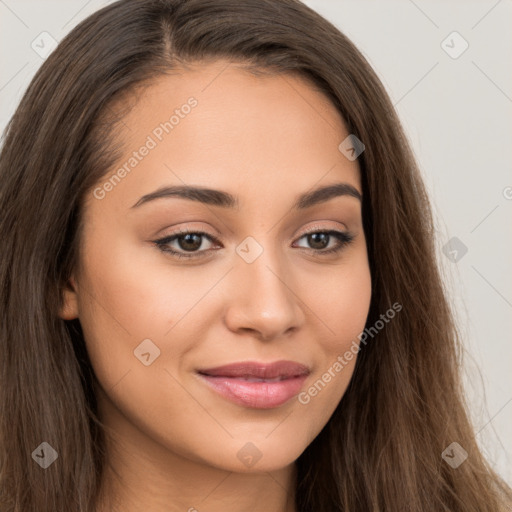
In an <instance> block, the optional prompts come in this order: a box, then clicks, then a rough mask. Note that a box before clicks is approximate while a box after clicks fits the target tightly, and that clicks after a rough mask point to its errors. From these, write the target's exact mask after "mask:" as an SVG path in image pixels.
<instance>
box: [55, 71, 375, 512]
mask: <svg viewBox="0 0 512 512" xmlns="http://www.w3.org/2000/svg"><path fill="white" fill-rule="evenodd" d="M191 97H194V98H195V100H197V105H196V106H194V107H193V108H191V109H190V110H189V109H187V108H183V109H181V110H180V114H181V116H180V118H179V122H178V123H177V124H176V125H175V126H174V127H173V129H172V131H169V133H165V132H164V133H163V134H161V135H162V140H158V138H157V137H156V135H155V132H154V130H155V127H158V126H159V125H160V123H162V122H163V121H165V120H168V119H169V117H170V115H171V114H172V111H173V110H174V109H180V108H181V106H182V105H184V104H186V103H187V100H188V99H189V98H191ZM185 111H187V112H189V113H188V114H186V115H185V114H184V112H185ZM123 121H124V123H125V125H126V126H125V127H121V128H120V132H119V134H118V135H119V137H120V138H121V139H122V140H123V143H124V148H125V150H126V156H125V157H123V158H122V159H121V161H120V162H119V164H118V166H116V167H115V168H113V169H112V171H111V172H110V173H108V174H107V175H106V176H105V179H104V180H103V181H102V182H101V183H99V184H98V186H99V187H103V185H104V183H105V182H106V181H107V180H108V179H109V177H110V176H111V175H112V174H113V173H114V172H115V171H116V170H117V169H118V168H119V167H121V166H122V165H123V164H124V163H125V162H126V161H127V160H128V159H129V158H130V156H132V153H133V151H138V150H139V148H140V147H141V146H142V145H143V144H145V143H146V141H147V140H148V136H151V137H152V138H153V139H154V141H155V142H156V143H157V144H156V147H154V148H152V149H151V150H150V151H148V153H147V155H146V156H144V157H143V158H141V159H140V161H139V162H138V163H137V165H136V166H135V167H134V168H133V169H132V170H131V171H130V172H129V173H126V175H125V176H123V177H122V179H121V180H120V181H119V182H116V184H115V186H113V187H108V186H107V187H103V188H101V190H102V191H104V192H105V193H104V194H103V192H102V193H101V194H103V197H100V196H101V194H99V193H96V196H95V195H94V194H93V193H91V195H90V197H88V198H87V202H86V207H85V230H84V234H83V240H82V252H81V254H80V265H79V268H77V269H75V272H74V273H73V276H72V278H71V279H70V281H69V285H68V287H67V288H66V289H65V290H64V298H65V301H64V306H63V308H62V310H61V316H62V318H64V319H72V318H79V319H80V322H81V325H82V328H83V331H84V336H85V341H86V345H87V349H88V352H89V355H90V358H91V362H92V365H93V367H94V371H95V374H96V376H97V378H98V381H99V383H100V387H99V388H98V390H97V393H98V401H99V412H100V418H101V419H102V421H103V422H104V423H105V424H106V425H107V429H108V433H109V438H108V439H109V442H108V463H109V466H110V468H111V470H110V471H109V472H108V473H107V474H106V475H105V479H104V482H103V483H104V489H103V494H102V500H101V503H100V504H99V508H98V510H109V511H112V510H119V511H123V512H138V511H143V510H151V511H152V512H164V511H165V512H169V511H184V512H185V511H190V512H193V511H194V510H197V511H199V512H205V511H208V512H220V511H223V512H225V511H226V510H229V511H231V512H242V511H243V512H247V511H253V512H295V511H296V508H295V503H294V499H293V494H294V488H295V485H296V482H295V464H294V462H295V461H296V460H297V458H298V457H299V456H300V454H301V453H302V452H303V451H304V449H305V448H306V447H307V446H308V445H309V444H310V442H311V441H312V440H313V439H314V438H315V437H316V435H317V434H318V433H319V432H320V431H321V429H322V428H323V427H324V425H325V424H326V423H327V421H328V420H329V418H330V416H331V415H332V413H333V411H334V409H335V407H336V405H337V404H338V403H339V401H340V399H341V397H342V396H343V394H344V392H345V390H346V388H347V385H348V383H349V380H350V377H351V376H352V373H353V369H354V365H355V361H356V357H354V358H353V359H352V360H350V361H347V362H346V364H345V365H344V367H343V369H342V370H341V371H338V372H335V373H333V371H332V369H331V379H327V378H326V377H325V378H324V382H325V381H326V380H329V382H328V383H327V384H326V385H325V386H324V387H323V388H322V389H321V391H318V392H317V393H316V394H315V393H313V394H311V395H309V394H308V395H307V396H309V401H307V403H304V402H305V400H302V402H301V401H300V400H298V397H297V396H295V397H293V398H291V399H290V400H288V401H287V402H286V403H284V404H283V405H280V406H277V407H271V408H267V409H262V408H255V407H250V406H243V405H240V404H237V403H234V402H233V401H231V400H229V399H227V398H226V397H224V396H222V395H220V394H219V393H217V392H216V391H214V390H213V389H212V388H211V387H210V386H208V385H207V384H206V383H205V382H204V380H203V379H202V378H200V377H199V376H198V374H197V372H196V370H197V369H200V368H210V367H217V366H220V365H224V364H228V363H233V362H239V361H257V362H263V363H268V362H273V361H278V360H289V361H295V362H298V363H302V364H304V365H306V366H308V367H309V368H310V371H311V373H310V374H309V375H308V377H307V379H306V381H305V382H304V385H303V387H302V388H301V392H302V393H306V392H307V391H308V389H310V388H311V386H313V384H314V383H315V382H317V381H318V380H319V379H322V376H323V375H324V374H325V373H326V372H328V369H329V368H332V366H333V363H334V362H335V361H336V360H337V358H338V356H339V355H341V354H343V353H344V352H345V351H347V350H348V349H349V348H350V346H351V344H353V342H354V340H356V341H357V335H358V334H359V333H360V332H361V331H362V330H363V329H364V325H365V321H366V318H367V315H368V310H369V305H370V297H371V279H370V270H369V265H368V259H367V248H366V240H365V234H364V231H363V224H362V212H361V202H360V200H359V199H357V198H356V197H353V196H351V195H338V196H336V197H331V198H330V199H328V200H326V201H323V202H320V203H318V204H315V205H314V206H311V207H309V208H306V209H302V210H294V209H293V205H294V202H295V200H296V198H297V197H298V196H299V195H301V194H304V193H307V192H311V191H312V190H313V189H315V188H318V187H322V186H326V185H331V184H334V183H347V184H350V185H352V186H353V187H354V188H355V189H356V190H357V191H359V193H360V194H361V195H362V190H361V182H360V174H359V172H360V171H359V167H358V164H357V160H356V161H350V160H349V159H347V158H346V157H345V156H344V155H343V154H342V153H341V152H340V151H339V150H338V145H339V144H340V143H341V141H343V140H344V139H345V138H346V137H347V136H348V134H349V133H348V132H347V130H346V127H345V125H344V123H343V120H342V119H341V117H340V115H339V114H338V112H337V111H336V109H335V108H334V106H333V105H332V104H331V103H330V102H329V100H328V99H327V98H326V97H325V96H324V95H323V94H321V93H320V92H318V91H317V90H315V89H314V88H313V87H312V86H311V85H309V84H308V83H307V82H305V81H303V80H301V79H299V78H297V77H293V76H291V75H283V76H262V77H255V76H253V75H251V74H250V73H248V72H247V71H245V70H242V69H241V68H240V67H239V66H237V65H235V64H230V65H229V66H228V67H226V62H225V61H215V62H211V63H208V64H203V65H202V66H195V67H193V68H192V69H189V70H187V71H183V73H181V74H178V75H173V76H166V77H162V78H160V79H158V81H156V82H155V83H154V84H153V85H151V86H150V87H148V88H147V89H145V90H144V91H143V93H142V94H141V95H140V96H139V98H138V101H137V103H136V105H135V107H134V108H133V109H132V110H131V111H130V112H129V114H128V115H127V116H126V117H125V118H124V120H123ZM157 133H158V132H157ZM142 152H144V151H142ZM139 156H140V155H139ZM171 185H194V186H201V187H207V188H212V189H218V190H222V191H225V192H228V193H230V194H232V195H233V196H235V197H236V198H238V202H239V204H238V207H237V208H234V209H229V208H224V207H222V206H218V205H212V204H208V205H207V204H203V203H200V202H198V201H193V200H191V199H186V198H180V197H166V198H158V199H154V200H152V201H147V202H144V203H142V204H139V206H137V207H133V205H135V204H136V203H137V202H138V201H139V200H140V198H141V197H142V196H144V195H146V194H149V193H151V192H153V191H155V190H157V189H159V188H160V187H162V186H171ZM106 189H108V191H107V190H106ZM132 207H133V208H132ZM185 228H186V229H187V230H190V231H192V232H195V233H197V232H204V233H207V235H209V236H211V237H214V238H216V239H217V240H218V242H215V241H212V240H211V239H209V238H208V237H207V236H202V237H201V236H200V237H199V238H196V239H195V240H192V242H195V241H197V244H196V246H197V248H195V249H190V247H191V242H190V241H189V245H187V244H186V243H185V241H184V239H183V238H181V239H175V240H174V241H172V242H169V243H168V244H167V247H169V248H171V249H173V250H175V251H177V252H181V253H185V254H187V253H193V254H196V257H195V258H189V259H186V258H182V259H178V258H176V257H175V256H173V255H171V254H170V253H166V252H163V251H162V249H160V248H159V247H158V246H157V245H156V244H155V243H154V241H155V240H160V239H163V238H164V237H166V236H170V235H172V234H175V233H176V232H177V231H178V230H179V229H185ZM311 228H315V230H314V231H321V232H326V231H331V230H334V231H338V232H342V233H345V232H349V233H350V234H352V235H353V240H352V241H351V242H350V243H348V244H346V245H341V243H340V242H339V241H338V239H336V237H334V236H332V235H331V236H328V235H324V237H323V240H324V241H325V242H326V248H325V249H323V248H321V247H320V245H321V244H320V243H319V241H318V239H317V240H316V241H315V239H312V237H311V236H309V237H308V236H307V233H306V231H307V230H308V229H311ZM247 237H252V239H250V240H249V242H247V240H246V238H247ZM244 241H245V242H244ZM254 241H256V242H257V245H255V244H254ZM242 242H244V243H242ZM246 243H248V244H249V245H244V244H246ZM338 246H341V249H340V251H339V252H337V253H331V254H323V255H322V254H321V253H322V252H323V251H325V250H328V249H331V248H335V247H338ZM258 247H260V248H261V249H262V252H261V254H259V256H258V257H257V258H256V259H255V260H254V261H252V262H250V263H248V262H247V260H246V259H244V257H242V256H243V255H254V254H256V253H255V252H254V251H258V250H259V249H258ZM237 248H239V249H240V248H243V249H244V250H245V252H243V251H242V252H240V250H239V251H238V252H237ZM187 249H188V251H187ZM199 253H202V254H203V256H202V257H201V256H199V257H197V254H199ZM146 339H150V340H151V343H152V344H154V346H156V347H158V349H159V350H160V355H159V356H158V357H156V358H155V359H154V360H153V359H152V358H153V357H154V352H151V350H154V349H153V348H150V349H147V347H148V346H149V347H152V346H153V345H148V346H146V350H145V353H146V354H147V353H148V350H150V355H149V356H148V355H146V356H144V357H145V358H146V360H147V359H148V358H151V359H152V362H151V363H150V364H149V365H147V366H146V365H145V364H143V363H142V362H141V360H140V359H139V358H138V357H136V356H135V354H134V350H136V349H137V347H138V346H139V345H140V344H141V342H142V341H143V340H146ZM152 354H153V355H152ZM302 396H305V395H302ZM247 443H252V444H251V445H247ZM248 446H249V447H248ZM244 450H245V451H244ZM251 450H252V451H251ZM247 454H249V459H250V457H256V456H257V455H258V454H259V457H260V458H259V460H257V462H256V463H254V464H252V463H250V462H247V460H249V459H248V458H247ZM244 455H245V458H244ZM250 460H252V459H250ZM114 473H115V474H116V475H117V476H118V478H114V476H113V475H114Z"/></svg>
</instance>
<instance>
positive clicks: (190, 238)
mask: <svg viewBox="0 0 512 512" xmlns="http://www.w3.org/2000/svg"><path fill="white" fill-rule="evenodd" d="M194 238H195V239H196V240H195V243H194V240H193V239H194ZM179 240H180V246H181V248H182V249H184V250H194V249H199V247H201V235H198V234H197V233H187V234H186V235H183V236H182V237H180V239H179ZM182 241H185V243H182ZM197 242H198V243H197ZM187 244H191V245H187Z"/></svg>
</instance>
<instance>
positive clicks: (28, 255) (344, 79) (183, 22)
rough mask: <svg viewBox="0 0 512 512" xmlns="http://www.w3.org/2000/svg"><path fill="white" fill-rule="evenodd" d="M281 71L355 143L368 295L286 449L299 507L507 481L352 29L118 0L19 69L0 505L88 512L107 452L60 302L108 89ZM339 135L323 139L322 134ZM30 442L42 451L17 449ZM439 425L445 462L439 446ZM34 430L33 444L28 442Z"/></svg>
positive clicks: (7, 219)
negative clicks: (325, 384) (27, 74)
mask: <svg viewBox="0 0 512 512" xmlns="http://www.w3.org/2000/svg"><path fill="white" fill-rule="evenodd" d="M217 58H226V59H228V60H229V61H232V62H236V63H238V64H243V65H245V66H246V67H247V69H250V70H253V71H254V72H256V71H257V70H262V71H264V72H268V73H284V74H286V73H296V74H299V75H300V76H302V77H304V78H305V79H307V80H309V81H310V83H312V84H314V85H315V86H316V87H318V88H320V89H321V90H322V91H323V92H324V93H325V94H326V95H327V96H328V97H329V98H330V100H331V101H332V103H333V104H334V105H335V107H336V108H337V109H338V110H339V112H340V114H341V115H342V116H343V119H344V120H345V123H346V126H347V129H348V131H349V133H351V134H354V135H356V136H357V137H358V138H359V139H360V140H361V141H363V143H364V144H365V146H366V147H365V151H364V152H363V153H362V154H361V155H360V157H359V165H360V169H361V183H362V187H363V223H364V230H365V235H366V239H367V247H368V256H369V263H370V271H371V276H372V287H373V288H372V300H371V306H370V312H369V315H368V320H367V325H368V326H371V325H374V324H375V323H376V321H377V320H379V315H380V314H382V313H383V312H384V311H386V310H387V309H388V308H389V307H390V305H391V304H393V303H395V302H398V303H400V304H401V305H402V306H403V308H402V310H401V311H400V313H399V314H397V315H396V317H395V318H394V319H393V321H391V322H389V323H388V324H387V325H386V327H385V329H382V330H381V331H380V332H379V334H378V336H375V337H374V338H373V339H372V340H371V342H369V343H368V344H366V345H365V346H364V348H362V350H361V352H360V353H359V356H358V358H357V363H356V367H355V371H354V374H353V376H352V379H351V382H350V384H349V387H348V389H347V390H346V393H345V394H344V396H343V398H342V400H341V401H340V403H339V405H338V407H337V409H336V410H335V412H334V414H333V416H332V417H331V418H330V420H329V422H328V423H327V425H326V426H325V428H324V429H323V430H322V431H321V432H320V434H319V435H318V436H317V437H316V438H315V439H314V441H313V442H312V443H311V444H310V445H309V446H308V447H307V448H306V450H305V451H304V453H303V454H302V455H301V456H300V457H299V459H298V460H297V470H298V473H297V489H296V504H297V510H298V511H300V512H306V511H307V512H313V511H314V512H318V511H323V512H334V511H346V512H349V511H350V512H369V511H372V512H383V511H393V512H397V511H402V510H407V511H409V512H420V511H421V512H426V511H428V512H434V511H436V512H441V511H445V512H447V511H450V512H477V511H478V512H496V511H497V510H501V509H502V508H500V507H503V509H504V507H505V504H510V503H511V502H512V491H511V490H510V488H509V487H508V486H507V485H506V483H505V482H504V481H503V480H501V479H500V478H499V476H498V475H497V474H496V473H495V472H493V470H492V468H491V466H490V465H489V464H488V462H487V461H486V460H485V459H484V458H483V456H482V455H481V452H480V451H479V447H478V446H477V443H476V441H475V435H474V432H473V429H472V426H471V424H470V422H469V421H468V413H467V405H466V404H465V401H464V395H463V390H462V388H461V384H460V378H459V369H458V368H459V364H460V354H461V345H460V335H459V334H458V331H457V328H456V326H455V324H454V321H453V319H452V313H451V311H450V308H449V305H448V303H447V300H446V296H445V290H444V286H443V282H442V280H441V276H440V273H439V270H438V267H437V263H436V255H435V250H434V229H433V221H432V214H431V207H430V204H429V200H428V198H427V194H426V191H425V188H424V185H423V182H422V179H421V177H420V173H419V171H418V168H417V166H416V163H415V161H414V158H413V155H412V152H411V150H410V147H409V144H408V142H407V140H406V137H405V136H404V133H403V130H402V128H401V126H400V123H399V120H398V118H397V115H396V113H395V110H394V108H393V105H392V104H391V102H390V100H389V97H388V95H387V93H386V92H385V90H384V88H383V86H382V85H381V83H380V81H379V79H378V78H377V76H376V74H375V73H374V71H373V70H372V69H371V67H370V65H369V64H368V63H367V61H366V60H365V58H364V57H363V56H362V55H361V53H360V52H359V51H358V50H357V49H356V48H355V46H354V45H353V44H352V43H351V42H350V41H349V40H348V39H347V38H346V37H345V36H344V35H343V34H342V33H340V31H339V30H338V29H336V28H335V27H334V26H333V25H332V24H331V23H329V22H328V21H326V20H325V19H323V18H322V17H321V16H320V15H318V14H317V13H315V12H314V11H313V10H311V9H309V8H308V7H306V6H305V5H303V4H302V3H300V2H299V1H297V0H244V1H238V0H160V1H158V0H122V1H119V2H116V3H113V4H111V5H109V6H107V7H105V8H103V9H101V10H100V11H98V12H96V13H95V14H93V15H92V16H90V17H89V18H87V19H86V20H85V21H83V22H82V23H80V24H79V25H78V26H77V27H76V28H74V29H73V30H72V31H71V32H70V33H69V34H68V36H67V37H65V38H64V39H63V41H62V42H61V43H60V44H59V46H58V47H57V48H56V50H54V52H53V53H52V54H51V55H50V56H49V57H48V59H47V60H46V61H45V63H44V64H43V65H42V66H41V68H40V69H39V70H38V72H37V73H36V75H35V77H34V79H33V80H32V82H31V84H30V86H29V87H28V89H27V91H26V93H25V95H24V96H23V99H22V101H21V103H20V105H19V106H18V108H17V110H16V112H15V114H14V116H13V118H12V119H11V121H10V123H9V125H8V127H7V129H6V132H5V138H4V142H3V147H2V152H1V160H0V210H1V218H0V240H1V243H2V256H1V260H0V293H1V323H0V332H1V337H0V350H1V352H0V372H1V373H0V505H1V510H2V511H3V512H50V511H51V512H55V511H58V512H60V511H66V512H68V511H69V512H72V511H79V512H92V511H94V510H95V505H96V500H97V498H98V492H99V489H100V483H101V479H102V475H103V470H104V467H105V445H104V443H105V436H104V431H103V427H102V423H101V421H100V419H99V418H98V416H97V409H96V401H95V396H94V393H93V389H94V388H93V383H94V380H95V376H94V372H93V370H92V367H91V364H90V361H89V359H88V356H87V351H86V348H85V343H84V339H83V335H82V331H81V328H80V323H79V321H78V320H74V321H64V320H62V319H60V318H59V316H58V311H59V307H60V304H61V301H62V289H63V287H64V286H65V283H66V282H67V280H68V278H69V276H70V274H71V270H72V269H73V268H74V266H75V265H76V264H77V261H78V257H79V248H80V245H79V244H80V240H81V222H82V212H83V201H84V198H85V197H86V194H88V193H89V192H90V190H91V189H92V188H93V187H94V185H95V184H96V183H97V182H98V181H99V180H100V179H101V177H102V176H104V175H106V174H107V173H108V172H109V171H110V170H111V169H110V168H111V166H112V164H113V163H114V162H115V160H116V158H118V157H119V151H118V150H119V147H118V145H116V143H115V140H114V137H113V134H114V131H115V130H114V128H115V126H116V123H118V122H120V121H122V115H121V114H119V113H118V114H117V115H116V114H114V109H112V108H111V107H112V105H113V104H114V101H118V100H120V98H122V97H125V95H126V94H129V93H130V92H131V93H133V92H134V91H135V90H136V89H137V88H138V87H139V86H143V85H145V84H148V83H150V81H151V79H153V78H155V77H158V76H161V75H162V74H164V73H168V72H170V71H172V70H173V69H175V68H177V67H178V66H179V65H181V64H186V63H188V62H201V61H204V60H207V59H217ZM340 142H341V141H340ZM42 442H47V443H48V444H49V445H50V446H51V447H53V448H54V449H55V450H56V452H57V453H58V459H57V462H56V463H53V464H51V465H50V466H49V467H48V468H47V469H45V470H42V469H41V467H40V466H39V465H38V464H36V463H34V461H33V460H32V458H33V452H34V450H35V449H36V448H38V447H39V445H40V444H41V443H42ZM453 442H457V443H458V444H459V445H460V446H461V447H463V448H464V450H465V451H466V452H467V454H468V458H467V460H465V461H464V462H463V463H462V464H460V466H458V467H457V468H453V467H451V466H450V465H449V464H447V462H445V460H443V458H442V453H443V451H444V450H445V449H446V448H447V447H448V446H449V445H450V444H451V443H453ZM45 446H46V445H45Z"/></svg>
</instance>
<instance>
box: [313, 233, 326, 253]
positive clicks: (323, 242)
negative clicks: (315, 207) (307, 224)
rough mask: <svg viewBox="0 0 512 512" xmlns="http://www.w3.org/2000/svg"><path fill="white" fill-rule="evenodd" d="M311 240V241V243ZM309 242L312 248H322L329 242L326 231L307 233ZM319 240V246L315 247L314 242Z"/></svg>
mask: <svg viewBox="0 0 512 512" xmlns="http://www.w3.org/2000/svg"><path fill="white" fill-rule="evenodd" d="M311 241H313V242H312V243H311ZM309 242H310V244H311V245H312V246H313V248H314V249H323V248H324V247H326V246H327V245H328V244H329V235H328V234H327V233H313V234H312V235H309ZM317 242H319V243H320V246H319V247H318V246H317V247H315V243H317Z"/></svg>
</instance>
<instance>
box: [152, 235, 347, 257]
mask: <svg viewBox="0 0 512 512" xmlns="http://www.w3.org/2000/svg"><path fill="white" fill-rule="evenodd" d="M320 233H321V234H327V235H329V236H334V237H335V238H337V239H338V242H339V245H338V246H337V247H333V248H331V249H327V250H320V249H307V248H304V247H302V249H305V250H306V251H312V252H314V253H316V254H318V255H320V256H324V255H327V254H336V253H339V252H341V251H342V250H343V249H344V248H345V247H346V246H347V245H349V244H350V243H351V242H352V241H353V240H354V235H352V234H351V233H349V232H343V231H336V230H332V229H331V230H328V229H327V230H326V229H324V230H320V229H318V228H313V229H312V230H310V231H306V232H305V233H303V234H302V236H300V237H299V238H298V240H300V239H301V238H304V237H305V236H308V235H313V234H320ZM189 234H194V235H200V236H204V237H206V238H208V239H209V240H210V241H211V242H214V243H215V244H219V243H220V242H219V240H218V239H217V238H216V237H214V236H212V235H209V234H208V233H205V232H203V231H190V230H184V231H178V232H176V233H174V234H172V235H170V236H166V237H164V238H161V239H159V240H154V241H153V243H154V244H156V245H157V247H158V249H160V250H161V251H162V252H165V253H169V254H171V256H172V257H175V258H178V259H181V258H186V259H189V258H202V257H204V256H205V253H206V252H207V250H203V251H199V252H197V251H196V252H191V253H189V254H187V253H182V252H178V251H175V250H173V249H169V247H168V244H169V243H171V242H173V241H174V240H177V239H178V238H180V237H182V236H184V235H189ZM329 241H330V240H329ZM210 250H211V249H210Z"/></svg>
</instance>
